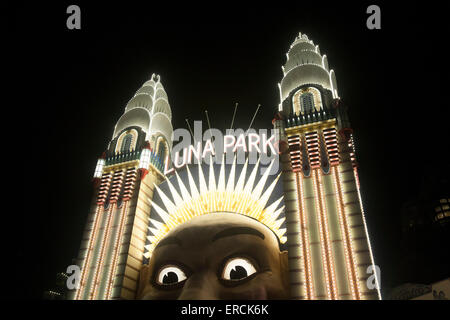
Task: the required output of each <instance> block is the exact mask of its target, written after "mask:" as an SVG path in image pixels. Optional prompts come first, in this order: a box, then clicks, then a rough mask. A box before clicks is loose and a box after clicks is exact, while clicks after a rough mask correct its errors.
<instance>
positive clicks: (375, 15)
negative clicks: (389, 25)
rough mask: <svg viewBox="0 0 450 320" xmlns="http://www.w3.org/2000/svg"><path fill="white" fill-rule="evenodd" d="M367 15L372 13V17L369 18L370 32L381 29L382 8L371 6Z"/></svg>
mask: <svg viewBox="0 0 450 320" xmlns="http://www.w3.org/2000/svg"><path fill="white" fill-rule="evenodd" d="M366 13H372V15H370V16H369V17H368V18H367V22H366V25H367V28H368V29H370V30H373V29H381V10H380V7H379V6H377V5H375V4H373V5H371V6H368V7H367V11H366Z"/></svg>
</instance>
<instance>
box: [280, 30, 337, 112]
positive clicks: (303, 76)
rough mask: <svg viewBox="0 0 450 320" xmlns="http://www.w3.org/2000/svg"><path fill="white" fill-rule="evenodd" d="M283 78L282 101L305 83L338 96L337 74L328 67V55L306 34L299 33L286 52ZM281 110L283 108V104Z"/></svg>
mask: <svg viewBox="0 0 450 320" xmlns="http://www.w3.org/2000/svg"><path fill="white" fill-rule="evenodd" d="M286 57H287V61H286V63H285V65H284V66H282V69H283V79H282V80H281V83H280V84H279V89H280V100H281V103H282V102H283V101H284V100H285V99H286V98H287V97H288V96H289V95H290V94H291V93H292V92H293V91H294V90H296V89H298V88H299V87H301V86H303V85H317V86H321V87H322V88H323V89H326V90H330V91H331V93H332V96H333V98H338V97H339V96H338V91H337V83H336V76H335V73H334V71H333V70H330V69H329V67H328V60H327V56H326V55H325V54H324V55H322V54H321V53H320V50H319V46H318V45H315V44H314V42H313V41H312V40H310V39H309V38H308V36H307V35H306V34H302V33H299V34H298V36H297V37H296V38H295V40H294V42H293V43H292V44H291V46H290V48H289V51H288V52H287V54H286ZM279 110H280V111H281V110H282V107H281V104H280V107H279Z"/></svg>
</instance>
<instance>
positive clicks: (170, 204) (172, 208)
mask: <svg viewBox="0 0 450 320" xmlns="http://www.w3.org/2000/svg"><path fill="white" fill-rule="evenodd" d="M155 188H156V190H157V191H158V194H159V196H160V197H161V200H162V202H163V203H164V206H165V207H166V210H167V211H168V212H176V211H177V207H176V206H175V204H174V203H173V202H172V200H170V199H169V197H167V196H166V194H165V193H164V192H162V191H161V189H160V188H159V187H158V186H157V185H156V184H155Z"/></svg>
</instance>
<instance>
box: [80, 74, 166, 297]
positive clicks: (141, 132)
mask: <svg viewBox="0 0 450 320" xmlns="http://www.w3.org/2000/svg"><path fill="white" fill-rule="evenodd" d="M171 119H172V113H171V109H170V105H169V102H168V98H167V94H166V92H165V90H164V88H163V86H162V84H161V82H160V77H159V76H158V75H154V74H153V75H152V77H151V79H150V80H149V81H147V82H145V83H144V84H143V86H142V87H141V88H140V89H139V90H138V91H137V92H136V94H135V95H134V96H133V98H132V99H131V100H130V101H129V102H128V104H127V105H126V108H125V112H124V114H123V115H122V116H121V117H120V119H119V120H118V122H117V124H116V126H115V128H114V134H113V137H112V140H111V142H110V143H109V146H108V149H107V150H106V151H105V152H104V153H103V155H102V157H101V158H100V159H99V160H98V162H97V167H96V169H95V173H94V189H95V196H94V201H93V204H92V209H91V212H90V214H89V216H88V221H87V224H86V227H85V232H84V235H83V239H82V243H81V248H80V251H79V255H78V265H79V266H80V267H81V281H80V287H79V289H77V290H75V291H74V292H73V296H72V298H73V299H77V300H87V299H106V300H109V299H134V298H135V294H136V290H137V281H138V277H139V271H140V268H141V266H142V260H143V255H144V251H145V248H144V246H145V241H146V236H147V228H148V220H149V215H150V203H149V201H148V199H149V198H150V199H151V198H152V197H153V191H154V185H155V184H159V183H160V182H161V181H163V180H164V178H165V177H164V174H163V172H164V163H165V161H167V159H168V157H169V156H170V152H171V148H172V140H171V136H172V131H173V128H172V123H171Z"/></svg>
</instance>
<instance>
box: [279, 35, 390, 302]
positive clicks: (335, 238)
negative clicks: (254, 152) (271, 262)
mask: <svg viewBox="0 0 450 320" xmlns="http://www.w3.org/2000/svg"><path fill="white" fill-rule="evenodd" d="M282 69H283V73H284V77H283V79H282V81H281V83H280V84H279V89H280V99H281V103H280V105H279V109H278V110H279V113H278V114H277V116H276V117H275V119H274V121H273V123H274V126H275V128H276V129H278V130H279V137H280V140H281V144H280V145H281V146H283V145H284V149H283V148H282V150H284V152H283V153H282V155H281V160H280V161H281V163H282V168H283V177H282V180H283V187H284V195H285V198H284V202H285V205H286V209H285V210H286V211H285V215H286V227H287V233H286V234H287V243H288V251H289V267H290V282H291V295H292V298H293V299H356V300H359V299H379V298H381V297H380V293H379V291H378V290H377V289H369V288H368V286H367V284H366V282H367V279H368V278H369V277H370V276H372V275H373V271H370V272H369V273H368V272H367V269H368V268H369V267H370V266H373V265H374V261H373V256H372V252H371V248H370V243H369V237H368V232H367V226H366V223H365V218H364V211H363V207H362V203H361V196H360V191H359V182H358V170H357V163H356V159H355V150H354V145H353V138H352V129H351V128H350V124H349V121H348V117H347V112H346V107H345V106H344V105H343V104H342V103H341V101H340V99H339V95H338V90H337V83H336V76H335V73H334V71H333V70H330V69H329V67H328V61H327V57H326V56H325V55H321V53H320V51H319V46H317V45H314V43H313V41H311V40H310V39H308V37H307V36H306V35H302V34H299V35H298V37H297V38H296V39H295V41H294V42H293V43H292V45H291V47H290V49H289V52H288V53H287V61H286V64H285V65H284V66H283V68H282ZM369 270H370V269H369ZM376 281H378V280H376Z"/></svg>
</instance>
